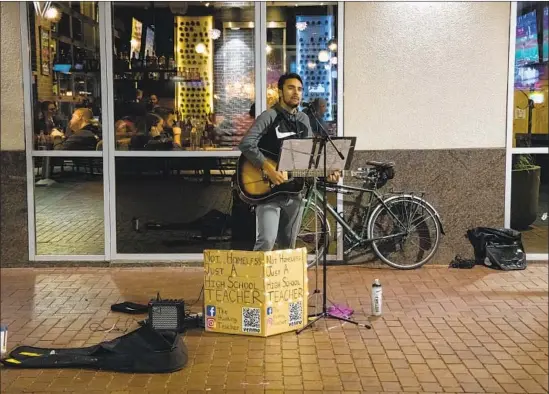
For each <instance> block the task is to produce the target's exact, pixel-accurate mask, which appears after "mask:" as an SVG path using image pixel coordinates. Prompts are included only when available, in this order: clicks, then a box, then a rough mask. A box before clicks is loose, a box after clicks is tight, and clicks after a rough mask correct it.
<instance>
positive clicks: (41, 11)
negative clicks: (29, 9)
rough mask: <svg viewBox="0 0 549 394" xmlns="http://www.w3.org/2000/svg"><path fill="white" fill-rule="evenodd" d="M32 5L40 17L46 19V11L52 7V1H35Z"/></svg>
mask: <svg viewBox="0 0 549 394" xmlns="http://www.w3.org/2000/svg"><path fill="white" fill-rule="evenodd" d="M32 4H33V5H34V12H36V14H37V15H38V16H39V17H40V18H44V17H45V16H46V11H48V9H49V8H50V6H51V1H33V2H32Z"/></svg>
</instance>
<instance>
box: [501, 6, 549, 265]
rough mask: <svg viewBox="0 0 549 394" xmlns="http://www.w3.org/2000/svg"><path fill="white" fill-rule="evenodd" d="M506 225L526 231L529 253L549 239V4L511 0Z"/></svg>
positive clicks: (540, 251) (538, 255) (536, 253)
mask: <svg viewBox="0 0 549 394" xmlns="http://www.w3.org/2000/svg"><path fill="white" fill-rule="evenodd" d="M511 26H512V29H511V31H512V33H511V44H512V46H511V55H512V56H511V58H510V65H509V66H510V70H512V71H514V72H513V73H510V74H511V75H510V89H509V91H510V97H509V103H510V104H509V112H508V114H509V117H508V130H509V131H508V136H507V138H508V140H507V185H506V186H507V187H506V215H505V223H506V227H510V228H513V229H515V230H518V231H520V232H521V233H522V240H523V243H524V248H525V250H526V253H527V256H528V259H530V260H535V259H547V257H548V242H549V231H548V229H549V226H548V225H549V220H548V217H547V215H548V212H549V155H548V147H549V116H548V114H549V110H548V100H549V5H548V3H547V2H517V3H513V4H512V21H511Z"/></svg>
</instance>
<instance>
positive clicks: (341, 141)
mask: <svg viewBox="0 0 549 394" xmlns="http://www.w3.org/2000/svg"><path fill="white" fill-rule="evenodd" d="M355 141H356V138H355V137H335V138H333V139H332V138H330V137H329V135H328V134H327V133H326V137H315V138H304V139H290V140H284V141H283V142H282V147H281V151H280V158H279V162H278V167H277V170H278V171H296V170H297V171H304V172H305V174H306V173H307V171H310V172H311V174H314V175H311V176H318V174H319V170H321V173H322V175H323V176H324V179H326V178H327V176H328V174H331V173H332V172H334V171H342V170H346V169H348V166H349V165H350V162H351V160H348V158H349V157H350V156H351V155H352V153H353V150H354V143H355ZM342 151H343V152H345V153H344V154H343V153H342ZM321 159H322V160H321ZM322 200H323V201H322V203H323V212H324V220H323V223H322V233H323V236H324V249H323V252H322V260H323V261H322V286H323V291H322V312H321V313H320V314H318V315H317V316H316V317H315V318H314V319H313V320H312V321H310V322H309V323H307V325H305V326H304V327H303V328H301V329H299V330H297V331H296V334H300V333H301V332H302V331H303V330H305V329H306V328H308V327H310V326H311V325H313V324H314V323H316V322H317V321H318V320H320V319H322V318H333V319H337V320H340V321H344V322H347V323H352V324H355V325H358V326H361V327H365V328H371V326H370V325H368V324H364V323H358V322H356V321H354V320H351V319H347V318H344V317H340V316H335V315H332V314H331V313H329V312H328V309H327V305H326V304H327V300H328V297H327V287H328V286H327V262H326V259H327V254H328V227H327V224H328V216H327V204H328V201H327V195H326V187H324V188H323V197H322ZM317 266H318V259H317ZM316 291H317V290H315V292H316Z"/></svg>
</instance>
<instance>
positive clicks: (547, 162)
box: [511, 154, 549, 253]
mask: <svg viewBox="0 0 549 394" xmlns="http://www.w3.org/2000/svg"><path fill="white" fill-rule="evenodd" d="M548 213H549V155H543V154H541V155H528V154H515V155H513V169H512V175H511V228H513V229H515V230H518V231H520V232H521V233H522V241H523V243H524V249H525V250H526V253H548V252H549V249H548V245H547V242H548V241H549V218H548V217H547V215H548Z"/></svg>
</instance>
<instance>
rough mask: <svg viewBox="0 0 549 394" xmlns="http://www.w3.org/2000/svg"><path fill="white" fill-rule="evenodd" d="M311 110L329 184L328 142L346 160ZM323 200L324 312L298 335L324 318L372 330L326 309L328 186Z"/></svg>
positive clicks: (300, 330)
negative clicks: (319, 133) (317, 131)
mask: <svg viewBox="0 0 549 394" xmlns="http://www.w3.org/2000/svg"><path fill="white" fill-rule="evenodd" d="M309 110H310V111H311V115H313V118H314V119H315V122H316V124H317V125H318V128H319V130H322V133H321V134H322V135H321V136H315V138H318V139H319V140H320V141H321V144H322V145H321V148H322V150H323V156H324V157H323V160H324V182H327V179H328V169H327V161H328V160H327V159H328V153H327V147H328V142H329V143H331V145H332V147H333V148H334V149H335V151H336V152H337V154H338V156H339V157H340V158H341V160H344V159H345V156H343V154H342V153H341V151H340V150H339V149H338V148H337V146H336V145H335V144H334V141H333V140H332V138H330V134H329V133H328V131H327V130H326V129H325V128H324V127H323V126H322V124H321V123H320V120H319V119H318V117H317V114H316V110H315V109H314V107H313V106H311V105H309ZM322 199H323V201H322V203H323V204H322V210H323V214H324V221H323V223H322V233H323V236H324V249H323V251H322V312H321V313H319V314H318V315H317V316H316V317H315V318H314V319H313V320H311V321H310V322H309V323H307V325H305V326H304V327H303V328H301V329H299V330H297V331H296V334H297V335H299V334H300V333H301V332H303V331H304V330H305V329H307V328H309V327H310V326H312V325H313V324H314V323H316V322H317V321H319V320H320V319H322V318H332V319H336V320H340V321H344V322H347V323H352V324H355V325H357V326H360V327H365V328H368V329H370V328H372V327H371V326H370V325H369V324H364V323H359V322H356V321H354V320H351V319H347V318H344V317H340V316H335V315H333V314H331V313H329V312H328V308H327V307H326V303H327V301H328V296H327V290H328V285H327V265H326V258H327V255H328V213H327V210H328V209H327V204H328V200H327V193H326V185H324V188H323V191H322ZM317 264H318V263H317ZM317 266H318V265H317ZM315 291H316V290H315Z"/></svg>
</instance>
